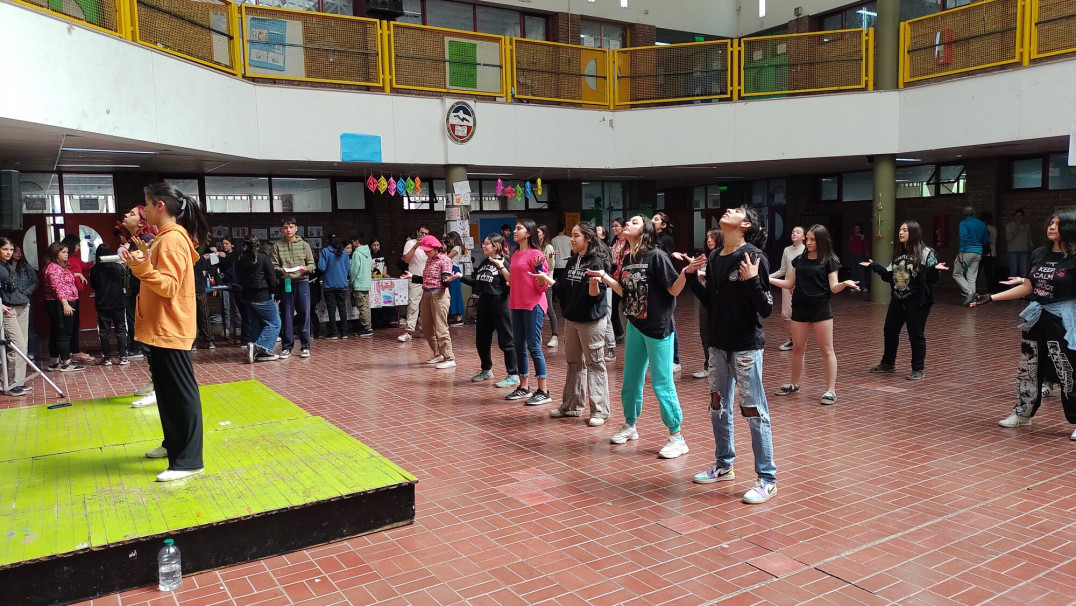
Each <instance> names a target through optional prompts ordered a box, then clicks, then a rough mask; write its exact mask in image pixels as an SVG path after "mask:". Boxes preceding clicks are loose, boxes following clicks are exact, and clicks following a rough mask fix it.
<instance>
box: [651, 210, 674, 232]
mask: <svg viewBox="0 0 1076 606" xmlns="http://www.w3.org/2000/svg"><path fill="white" fill-rule="evenodd" d="M654 216H655V217H660V218H661V222H662V223H663V224H664V225H665V227H662V228H661V233H662V234H664V235H666V236H669V237H670V238H671V237H672V235H673V224H672V223H670V222H669V214H668V213H666V212H665V211H663V210H659V211H658V212H656V213H654ZM654 231H657V228H656V227H655V228H654Z"/></svg>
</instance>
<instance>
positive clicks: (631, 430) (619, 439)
mask: <svg viewBox="0 0 1076 606" xmlns="http://www.w3.org/2000/svg"><path fill="white" fill-rule="evenodd" d="M638 439H639V432H637V431H635V426H634V425H628V424H627V423H625V424H624V426H623V427H621V428H620V430H619V431H617V432H616V433H614V434H613V435H612V436H611V437H610V438H609V443H611V444H623V443H624V442H627V441H628V440H638Z"/></svg>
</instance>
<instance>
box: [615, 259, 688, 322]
mask: <svg viewBox="0 0 1076 606" xmlns="http://www.w3.org/2000/svg"><path fill="white" fill-rule="evenodd" d="M678 275H679V274H678V273H677V272H676V268H674V267H673V264H672V259H670V258H669V255H667V254H665V251H663V250H661V249H654V250H651V251H649V252H647V253H644V254H643V255H642V256H641V257H639V258H637V259H636V258H632V257H631V256H630V255H628V256H625V257H624V268H623V270H622V271H621V273H620V286H621V288H622V289H623V290H624V295H623V300H624V315H625V316H627V317H628V321H629V322H631V325H632V326H634V327H635V328H636V329H637V330H638V331H639V332H641V333H643V335H645V336H647V337H650V338H651V339H664V338H665V337H667V336H669V335H670V334H672V332H673V329H674V325H673V318H672V315H673V310H675V309H676V297H674V296H672V295H670V294H669V287H670V286H672V284H673V282H676V278H677V277H678Z"/></svg>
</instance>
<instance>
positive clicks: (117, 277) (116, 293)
mask: <svg viewBox="0 0 1076 606" xmlns="http://www.w3.org/2000/svg"><path fill="white" fill-rule="evenodd" d="M111 254H112V249H111V248H109V246H108V244H101V245H100V246H98V247H97V263H95V264H94V265H93V268H92V269H90V286H92V287H93V292H94V295H93V301H94V305H95V306H96V307H97V309H125V308H126V307H127V296H126V295H125V294H124V293H123V282H124V268H125V265H123V264H122V263H105V262H102V261H101V257H104V256H107V255H111Z"/></svg>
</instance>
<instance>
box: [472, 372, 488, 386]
mask: <svg viewBox="0 0 1076 606" xmlns="http://www.w3.org/2000/svg"><path fill="white" fill-rule="evenodd" d="M492 378H493V371H492V370H483V371H482V372H480V373H478V374H476V375H475V376H473V377H471V381H472V382H474V383H478V382H479V381H489V380H490V379H492Z"/></svg>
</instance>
